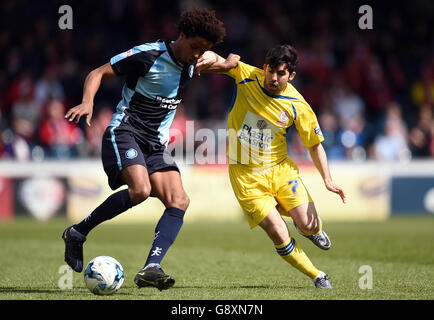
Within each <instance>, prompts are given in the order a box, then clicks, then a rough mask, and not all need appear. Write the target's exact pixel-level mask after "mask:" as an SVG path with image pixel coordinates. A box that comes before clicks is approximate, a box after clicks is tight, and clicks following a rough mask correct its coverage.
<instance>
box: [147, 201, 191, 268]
mask: <svg viewBox="0 0 434 320" xmlns="http://www.w3.org/2000/svg"><path fill="white" fill-rule="evenodd" d="M184 214H185V211H184V210H181V209H178V208H174V207H168V208H166V210H165V211H164V213H163V215H162V216H161V218H160V221H158V224H157V226H156V227H155V236H154V242H153V243H152V247H151V250H150V251H149V255H148V259H147V260H146V263H145V266H146V265H148V264H150V263H156V264H160V262H161V260H163V258H164V255H165V254H166V252H167V250H168V249H169V247H170V246H171V245H172V243H173V242H174V241H175V239H176V236H177V235H178V232H179V230H180V229H181V227H182V223H183V218H184Z"/></svg>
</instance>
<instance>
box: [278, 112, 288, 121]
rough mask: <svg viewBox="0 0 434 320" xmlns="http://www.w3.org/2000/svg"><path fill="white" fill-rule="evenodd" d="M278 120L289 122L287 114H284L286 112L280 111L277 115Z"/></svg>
mask: <svg viewBox="0 0 434 320" xmlns="http://www.w3.org/2000/svg"><path fill="white" fill-rule="evenodd" d="M279 120H280V121H281V122H286V121H288V120H289V116H288V114H287V113H286V111H282V112H281V113H280V114H279Z"/></svg>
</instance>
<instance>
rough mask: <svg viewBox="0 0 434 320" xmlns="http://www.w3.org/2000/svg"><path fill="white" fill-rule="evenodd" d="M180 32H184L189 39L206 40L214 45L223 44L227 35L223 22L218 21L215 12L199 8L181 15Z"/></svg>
mask: <svg viewBox="0 0 434 320" xmlns="http://www.w3.org/2000/svg"><path fill="white" fill-rule="evenodd" d="M178 32H182V33H183V34H185V35H186V36H187V37H188V38H190V37H201V38H204V39H206V40H208V41H210V42H212V43H213V44H218V43H220V42H222V41H223V38H224V37H225V35H226V29H225V27H224V26H223V22H221V21H220V20H218V19H217V17H216V15H215V11H214V10H208V9H199V8H193V9H191V10H188V11H184V12H182V13H181V16H180V18H179V21H178Z"/></svg>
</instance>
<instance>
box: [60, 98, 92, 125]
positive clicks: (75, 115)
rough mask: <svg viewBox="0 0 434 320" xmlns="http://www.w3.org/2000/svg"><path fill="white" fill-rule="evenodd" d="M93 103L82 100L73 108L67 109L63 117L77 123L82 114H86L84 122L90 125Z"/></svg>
mask: <svg viewBox="0 0 434 320" xmlns="http://www.w3.org/2000/svg"><path fill="white" fill-rule="evenodd" d="M92 111H93V104H92V103H90V102H83V103H81V104H79V105H78V106H75V107H74V108H71V109H69V110H68V112H67V113H66V114H65V118H66V119H68V121H69V122H71V121H74V122H75V123H78V121H80V118H81V117H82V116H86V124H87V125H88V126H89V127H90V119H92Z"/></svg>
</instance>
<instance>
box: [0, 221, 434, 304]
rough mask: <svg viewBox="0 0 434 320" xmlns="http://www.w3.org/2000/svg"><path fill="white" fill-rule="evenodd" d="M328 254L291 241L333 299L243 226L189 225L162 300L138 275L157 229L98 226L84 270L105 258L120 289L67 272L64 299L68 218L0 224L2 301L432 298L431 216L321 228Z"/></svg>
mask: <svg viewBox="0 0 434 320" xmlns="http://www.w3.org/2000/svg"><path fill="white" fill-rule="evenodd" d="M324 223H325V230H326V231H327V232H328V234H329V236H330V237H331V240H332V248H331V249H330V250H329V251H322V250H320V249H319V248H317V247H315V246H314V245H313V244H312V243H311V242H310V241H309V240H307V239H305V238H303V237H302V236H300V235H298V234H297V233H296V232H295V230H294V227H293V226H292V222H291V221H288V226H289V228H290V231H291V233H292V234H293V235H294V236H295V238H296V240H297V241H298V242H299V244H300V245H301V247H302V248H303V249H304V251H305V252H306V253H307V255H308V256H309V257H310V258H311V260H312V262H313V263H314V264H315V265H316V266H317V267H318V268H319V269H321V270H324V271H325V272H326V273H328V274H329V276H330V277H331V281H332V285H333V286H334V289H333V290H318V289H316V288H315V287H314V285H313V283H312V282H311V280H310V279H308V278H307V277H306V276H304V275H303V274H301V273H300V272H298V271H297V270H295V269H294V268H292V267H291V266H290V265H289V264H287V263H286V262H285V261H284V260H283V259H282V258H280V257H279V256H278V255H277V254H276V253H275V250H274V247H273V244H272V242H271V241H270V240H269V239H268V238H267V237H266V235H265V233H264V232H263V231H262V230H260V228H259V227H258V228H255V229H253V230H250V229H249V228H248V226H247V223H246V222H244V221H243V222H239V223H227V224H223V223H221V224H218V223H217V224H216V223H185V224H184V226H183V229H182V230H181V232H180V234H179V236H178V238H177V240H176V242H175V244H174V245H173V246H172V247H171V248H170V250H169V252H168V254H167V255H166V257H165V260H164V261H163V264H162V267H163V269H164V270H165V271H166V272H167V273H169V274H172V275H174V276H175V278H176V284H175V286H174V287H173V288H172V289H170V290H166V291H161V292H160V291H158V290H157V289H155V288H143V289H138V288H136V286H135V285H134V283H133V278H134V275H135V274H136V273H137V271H138V270H139V269H140V268H141V267H142V266H143V263H144V261H145V259H146V256H147V252H148V250H149V247H150V244H151V241H152V238H153V229H154V225H143V224H136V225H124V224H107V223H105V224H102V225H100V226H98V227H97V228H96V229H95V230H94V231H93V232H91V233H90V235H89V236H88V240H87V242H86V243H85V245H84V258H85V261H84V262H85V264H87V262H89V260H90V259H92V258H93V257H95V256H98V255H109V256H113V257H115V258H116V259H117V260H118V261H120V262H121V264H122V266H123V268H124V271H125V282H124V284H123V286H122V288H121V289H120V290H119V291H118V292H117V293H115V294H114V295H112V296H108V297H100V296H94V295H93V294H92V293H90V292H89V291H88V290H87V288H86V287H85V284H84V281H83V273H81V274H77V273H73V280H72V284H73V288H72V289H66V290H61V289H60V288H59V280H60V279H61V277H62V276H63V275H64V274H61V273H59V268H60V267H61V266H62V265H64V264H65V262H64V261H63V253H64V252H63V250H64V244H63V240H62V239H61V233H62V231H63V229H64V228H65V227H66V226H68V225H69V223H68V221H66V220H64V219H54V220H50V221H49V222H45V223H42V222H36V221H35V220H30V219H16V220H14V221H12V222H5V223H0V252H1V264H0V265H1V267H0V269H1V277H0V300H9V299H14V300H28V299H36V300H40V299H44V300H47V299H48V300H51V299H53V300H71V299H72V300H81V299H86V300H90V299H98V300H107V299H121V300H128V299H134V300H137V299H140V300H166V299H168V300H301V299H303V300H310V299H315V300H321V299H328V300H331V299H333V300H334V299H339V300H340V299H345V300H347V299H349V300H361V299H363V300H366V299H368V300H371V299H373V300H384V299H386V300H388V299H393V300H400V299H406V300H407V299H409V300H413V299H417V300H432V299H434V281H433V279H434V268H433V265H434V217H432V218H431V217H426V218H422V217H415V218H392V219H389V220H387V221H384V222H351V223H346V222H339V223H338V222H327V221H325V222H324ZM364 265H368V266H370V267H371V268H372V289H361V288H360V286H359V281H360V278H362V277H363V276H366V274H365V273H364V272H363V273H359V268H360V267H361V266H364Z"/></svg>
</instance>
